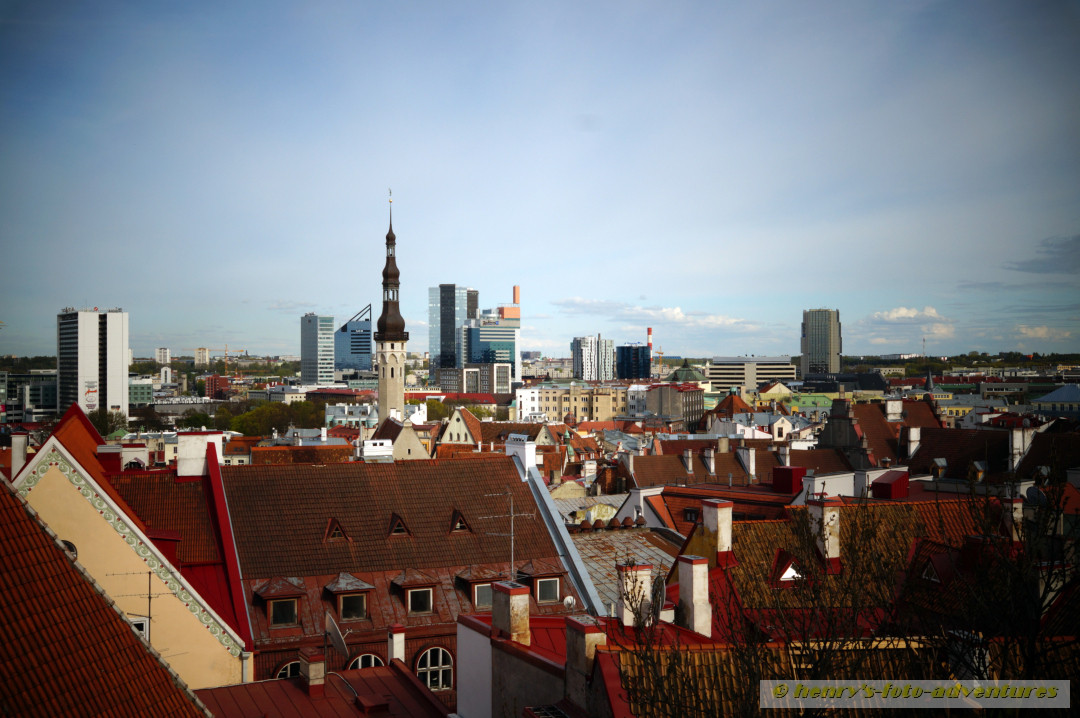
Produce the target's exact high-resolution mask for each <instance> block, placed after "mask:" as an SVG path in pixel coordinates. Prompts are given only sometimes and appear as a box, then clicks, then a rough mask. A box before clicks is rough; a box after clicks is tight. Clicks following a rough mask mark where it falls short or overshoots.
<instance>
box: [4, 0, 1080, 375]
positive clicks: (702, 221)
mask: <svg viewBox="0 0 1080 718" xmlns="http://www.w3.org/2000/svg"><path fill="white" fill-rule="evenodd" d="M220 5H221V4H219V3H213V4H210V3H207V4H201V3H160V2H131V3H111V2H99V3H79V2H67V3H63V2H57V3H50V2H21V3H19V2H17V3H0V242H2V243H3V244H2V247H3V255H2V256H3V267H4V278H3V281H2V283H0V287H2V289H0V321H3V322H4V323H5V325H4V327H3V329H2V330H0V353H3V354H20V355H25V354H53V353H55V351H56V340H55V331H56V330H55V326H56V324H55V322H56V320H55V316H56V313H57V312H58V311H59V310H60V309H61V308H62V307H65V306H77V307H86V306H91V307H92V306H100V307H113V306H120V307H123V308H124V309H125V310H127V311H128V312H129V313H130V329H131V344H132V348H133V349H134V351H135V354H136V355H137V356H146V355H149V354H150V353H151V352H152V350H153V348H154V347H157V346H168V347H170V348H172V349H173V351H174V353H184V351H183V350H185V349H187V348H192V347H198V346H210V347H224V346H225V345H226V344H228V345H229V346H230V347H232V348H243V349H247V350H248V351H250V352H251V353H260V354H261V353H271V354H295V353H298V352H299V337H300V316H301V315H302V314H303V313H305V312H308V311H314V312H318V313H324V314H333V315H335V316H336V317H338V319H339V320H342V321H344V320H345V319H347V318H348V317H349V316H351V315H352V314H353V313H355V312H356V311H358V310H359V309H361V308H362V307H363V306H364V305H366V304H368V303H372V304H374V305H375V313H376V315H377V314H378V311H379V307H378V301H379V290H380V286H379V282H380V281H381V268H382V263H383V254H384V245H383V242H384V239H383V238H384V235H385V233H386V223H387V201H386V199H387V188H388V187H390V188H393V192H394V230H395V232H396V234H397V237H398V265H399V267H400V269H401V277H402V290H401V297H402V314H403V315H404V317H405V319H406V323H407V325H408V327H407V328H408V330H409V331H410V333H411V341H410V347H411V348H413V349H414V350H416V351H424V350H425V349H426V348H427V327H426V322H427V288H428V287H429V286H432V285H435V284H438V283H440V282H453V283H457V284H463V285H467V286H471V287H474V288H476V289H478V290H479V291H480V303H481V306H484V307H486V306H494V305H495V304H498V303H504V302H508V301H510V299H511V287H512V286H513V285H514V284H519V285H521V287H522V316H523V322H522V324H523V329H522V345H523V347H524V348H525V349H537V350H541V351H543V352H544V353H545V354H546V355H554V356H563V355H567V354H568V353H569V342H570V339H571V338H572V337H574V336H579V335H583V334H595V333H601V334H603V335H604V336H605V337H607V338H612V339H614V340H615V341H616V343H623V342H626V341H644V338H645V327H647V326H652V327H653V330H654V334H655V343H656V344H657V345H659V346H660V347H662V348H663V349H664V351H665V353H667V354H669V355H673V354H682V355H691V356H710V355H736V354H780V353H784V354H787V353H798V351H799V323H800V321H801V316H802V310H803V309H809V308H816V307H830V308H837V309H839V310H840V316H841V321H842V323H843V335H844V350H845V353H846V354H869V353H873V354H878V353H895V352H918V351H921V349H922V341H923V339H924V338H925V340H926V348H927V351H928V352H929V353H933V354H947V353H957V352H961V351H970V350H978V351H989V352H995V351H999V350H1017V349H1019V350H1023V351H1027V352H1031V351H1039V352H1052V351H1070V352H1076V351H1080V132H1078V129H1077V128H1080V75H1078V74H1077V68H1078V67H1080V3H1077V2H1071V3H1066V2H1025V3H1015V2H974V1H972V2H905V3H881V2H864V3H855V2H851V3H848V2H830V3H812V4H808V3H801V2H760V3H726V2H679V1H677V0H674V1H670V0H669V1H667V2H633V1H630V2H627V1H623V2H588V3H581V2H546V3H517V2H491V3H479V2H467V1H466V2H458V3H443V2H429V3H422V2H414V3H374V2H359V1H355V0H354V1H351V2H316V3H276V2H266V1H264V2H257V3H256V2H251V3H229V4H228V5H229V7H226V8H222V7H220ZM187 353H190V351H189V352H187Z"/></svg>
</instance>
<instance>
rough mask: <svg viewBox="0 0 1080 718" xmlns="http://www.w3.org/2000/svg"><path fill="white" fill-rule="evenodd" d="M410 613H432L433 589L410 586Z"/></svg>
mask: <svg viewBox="0 0 1080 718" xmlns="http://www.w3.org/2000/svg"><path fill="white" fill-rule="evenodd" d="M408 603H409V615H413V614H420V613H431V607H432V589H430V588H410V589H409V590H408Z"/></svg>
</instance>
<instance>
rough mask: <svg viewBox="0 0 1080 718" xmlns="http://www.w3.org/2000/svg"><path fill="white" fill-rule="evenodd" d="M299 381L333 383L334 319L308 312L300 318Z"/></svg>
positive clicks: (305, 382)
mask: <svg viewBox="0 0 1080 718" xmlns="http://www.w3.org/2000/svg"><path fill="white" fill-rule="evenodd" d="M300 381H301V382H302V383H304V384H333V383H334V318H333V317H329V316H320V315H318V314H315V313H314V312H308V313H307V314H305V315H304V316H302V317H300Z"/></svg>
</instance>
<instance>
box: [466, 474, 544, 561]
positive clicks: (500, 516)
mask: <svg viewBox="0 0 1080 718" xmlns="http://www.w3.org/2000/svg"><path fill="white" fill-rule="evenodd" d="M484 496H505V497H507V499H509V501H510V513H508V514H497V515H495V516H481V517H480V518H482V519H505V518H509V519H510V533H508V534H500V533H491V532H488V533H487V534H486V535H488V536H504V537H505V536H509V537H510V573H509V580H510V581H517V571H516V570H515V569H514V519H515V518H516V517H518V516H521V517H526V516H527V517H529V518H535V517H536V513H535V512H530V513H527V514H524V513H522V514H517V513H514V492H512V491H511V490H510V489H507V490H506V491H505V492H502V493H498V494H484Z"/></svg>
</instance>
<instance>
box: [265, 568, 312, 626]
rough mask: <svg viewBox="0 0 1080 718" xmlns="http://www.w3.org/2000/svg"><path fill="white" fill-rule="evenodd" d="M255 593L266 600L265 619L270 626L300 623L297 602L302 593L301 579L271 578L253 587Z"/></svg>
mask: <svg viewBox="0 0 1080 718" xmlns="http://www.w3.org/2000/svg"><path fill="white" fill-rule="evenodd" d="M255 595H256V596H258V597H259V598H261V599H263V600H264V601H266V619H267V622H268V623H269V624H270V627H271V628H283V627H288V626H296V625H298V624H299V623H300V614H299V605H298V603H299V599H300V598H301V597H302V596H303V595H304V584H303V581H302V580H300V579H297V578H281V577H278V578H273V579H270V580H269V581H267V582H266V583H265V584H263V585H262V586H260V587H259V588H257V589H255Z"/></svg>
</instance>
